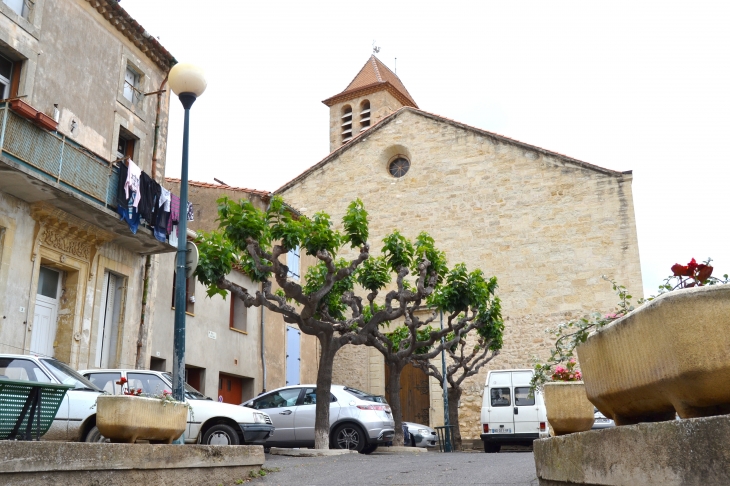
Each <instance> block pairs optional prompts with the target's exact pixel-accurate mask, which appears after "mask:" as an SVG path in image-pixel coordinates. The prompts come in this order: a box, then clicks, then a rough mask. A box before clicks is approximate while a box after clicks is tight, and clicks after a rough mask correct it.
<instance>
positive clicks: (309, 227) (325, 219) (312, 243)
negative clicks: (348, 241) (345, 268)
mask: <svg viewBox="0 0 730 486" xmlns="http://www.w3.org/2000/svg"><path fill="white" fill-rule="evenodd" d="M299 223H300V224H301V229H302V233H301V234H302V239H301V242H302V247H303V248H305V249H306V250H307V253H308V254H309V255H316V254H317V252H319V251H327V252H328V253H329V254H330V255H332V256H335V255H336V254H337V250H338V249H339V248H340V246H341V245H342V243H343V237H342V235H341V234H340V232H339V231H335V230H333V229H332V221H331V220H330V217H329V215H328V214H327V213H324V212H319V213H315V215H314V217H312V218H311V219H310V218H308V217H306V216H302V217H301V218H299Z"/></svg>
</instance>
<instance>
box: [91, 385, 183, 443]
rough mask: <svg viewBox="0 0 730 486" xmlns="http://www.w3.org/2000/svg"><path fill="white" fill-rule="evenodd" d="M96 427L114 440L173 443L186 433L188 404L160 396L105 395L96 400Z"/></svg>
mask: <svg viewBox="0 0 730 486" xmlns="http://www.w3.org/2000/svg"><path fill="white" fill-rule="evenodd" d="M96 409H97V410H96V426H97V427H98V428H99V432H100V433H101V434H102V435H103V436H105V437H108V438H109V439H110V440H111V441H112V442H127V443H134V442H135V441H136V440H138V439H141V440H149V441H150V442H152V443H158V444H171V443H172V441H173V440H175V439H177V438H178V437H180V436H181V435H182V433H183V432H185V427H186V426H187V418H188V407H187V406H186V405H185V404H182V403H178V404H175V403H169V402H168V403H163V402H162V401H161V400H159V399H157V398H144V397H135V396H127V395H116V396H113V395H102V396H100V397H99V398H97V400H96Z"/></svg>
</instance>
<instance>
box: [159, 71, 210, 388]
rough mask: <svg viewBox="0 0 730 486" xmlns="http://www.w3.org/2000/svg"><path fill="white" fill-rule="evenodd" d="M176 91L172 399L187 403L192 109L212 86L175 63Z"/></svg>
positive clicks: (172, 74)
mask: <svg viewBox="0 0 730 486" xmlns="http://www.w3.org/2000/svg"><path fill="white" fill-rule="evenodd" d="M168 82H169V83H170V89H172V92H173V93H175V94H176V95H177V97H178V98H180V102H181V103H182V105H183V108H185V128H184V130H183V150H182V173H181V175H180V222H179V223H178V240H177V258H176V263H175V272H176V273H175V331H174V351H173V363H172V396H173V397H174V398H175V400H179V401H184V400H185V308H186V306H187V302H186V296H185V287H186V286H185V280H186V275H185V273H186V272H185V253H186V246H187V242H188V238H187V231H188V217H187V216H188V132H189V125H190V107H191V106H193V103H195V100H196V99H197V98H198V96H200V95H202V94H203V92H204V91H205V88H206V86H207V85H208V83H207V82H206V81H205V76H204V74H203V70H202V69H200V68H199V67H197V66H194V65H192V64H187V63H180V64H175V66H173V68H172V69H170V74H168Z"/></svg>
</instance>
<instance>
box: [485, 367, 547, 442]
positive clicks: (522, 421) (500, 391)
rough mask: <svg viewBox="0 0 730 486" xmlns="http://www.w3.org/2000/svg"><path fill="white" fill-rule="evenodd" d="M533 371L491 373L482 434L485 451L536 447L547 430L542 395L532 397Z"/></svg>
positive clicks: (488, 379)
mask: <svg viewBox="0 0 730 486" xmlns="http://www.w3.org/2000/svg"><path fill="white" fill-rule="evenodd" d="M532 373H533V371H532V370H501V371H490V372H489V373H488V374H487V381H486V383H485V385H484V397H483V401H482V414H481V422H482V434H481V439H482V441H483V442H484V452H499V450H500V448H501V447H502V445H528V446H529V445H532V441H534V440H535V439H537V438H538V437H539V434H540V433H541V432H544V431H546V430H547V413H546V411H545V402H544V401H543V398H542V394H541V393H539V392H535V393H534V394H532V395H531V394H530V380H531V379H532Z"/></svg>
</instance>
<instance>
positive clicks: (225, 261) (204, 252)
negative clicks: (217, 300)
mask: <svg viewBox="0 0 730 486" xmlns="http://www.w3.org/2000/svg"><path fill="white" fill-rule="evenodd" d="M196 244H197V245H198V251H199V253H200V258H199V259H198V268H196V269H195V275H196V276H197V277H198V280H199V281H200V283H202V284H203V285H205V286H207V290H206V293H207V294H208V297H213V296H214V295H216V294H218V295H221V296H222V297H223V298H225V297H226V291H225V290H222V289H219V288H218V286H217V285H216V283H217V282H218V279H219V278H220V277H221V276H222V275H228V274H229V273H231V269H232V268H233V264H234V263H237V258H238V257H237V252H236V249H235V248H234V246H233V245H232V244H231V242H230V240H228V239H227V238H225V237H224V236H223V235H222V234H220V233H215V232H214V233H202V234H201V235H200V236H199V238H198V240H197V241H196Z"/></svg>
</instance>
